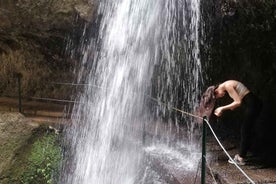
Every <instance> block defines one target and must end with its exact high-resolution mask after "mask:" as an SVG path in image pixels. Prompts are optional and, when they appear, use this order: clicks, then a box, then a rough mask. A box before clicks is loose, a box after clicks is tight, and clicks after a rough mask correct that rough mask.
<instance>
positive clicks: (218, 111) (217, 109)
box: [214, 107, 223, 117]
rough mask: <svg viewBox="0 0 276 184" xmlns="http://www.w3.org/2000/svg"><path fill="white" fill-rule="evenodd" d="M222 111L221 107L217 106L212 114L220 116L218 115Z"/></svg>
mask: <svg viewBox="0 0 276 184" xmlns="http://www.w3.org/2000/svg"><path fill="white" fill-rule="evenodd" d="M222 111H223V109H222V107H218V108H216V110H215V112H214V114H215V115H216V116H217V117H220V116H221V115H222Z"/></svg>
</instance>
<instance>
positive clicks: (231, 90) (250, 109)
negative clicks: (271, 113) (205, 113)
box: [214, 80, 261, 165]
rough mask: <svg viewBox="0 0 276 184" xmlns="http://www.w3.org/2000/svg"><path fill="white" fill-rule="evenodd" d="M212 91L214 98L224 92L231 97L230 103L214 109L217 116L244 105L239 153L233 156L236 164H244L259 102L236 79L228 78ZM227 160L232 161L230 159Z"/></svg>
mask: <svg viewBox="0 0 276 184" xmlns="http://www.w3.org/2000/svg"><path fill="white" fill-rule="evenodd" d="M214 92H215V98H216V99H218V98H222V97H223V96H224V95H225V93H226V92H227V93H228V94H229V96H230V97H231V98H232V99H233V102H232V103H230V104H228V105H225V106H221V107H218V108H216V109H215V111H214V114H215V115H216V116H217V117H220V116H221V115H222V114H223V112H224V111H226V110H234V109H236V108H237V107H239V106H241V105H244V106H245V107H246V112H245V117H244V122H243V123H242V126H241V143H240V150H239V154H236V155H235V157H234V161H235V162H236V163H237V164H239V165H245V162H244V158H245V157H246V154H247V151H248V148H249V146H250V138H251V137H250V136H251V132H252V129H253V126H254V124H255V121H256V118H257V117H258V115H259V112H260V109H261V102H260V100H259V99H258V98H257V97H256V96H255V95H254V94H253V93H252V92H250V91H249V90H248V88H247V87H246V86H245V85H244V84H242V83H241V82H239V81H236V80H228V81H225V82H223V83H221V84H219V85H218V86H217V87H216V88H215V91H214ZM229 162H230V163H232V162H231V160H229Z"/></svg>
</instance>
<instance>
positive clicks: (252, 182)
mask: <svg viewBox="0 0 276 184" xmlns="http://www.w3.org/2000/svg"><path fill="white" fill-rule="evenodd" d="M204 121H205V123H206V124H207V125H208V127H209V129H210V130H211V132H212V134H213V135H214V137H215V139H216V141H217V142H218V144H219V146H220V147H221V148H222V150H223V151H224V153H225V154H226V155H227V157H228V158H229V159H230V160H231V161H232V163H233V164H234V165H235V166H236V167H237V168H238V169H239V171H240V172H241V173H242V174H243V175H244V176H245V177H246V178H247V179H248V180H249V181H250V183H251V184H255V182H254V181H253V180H252V179H251V178H250V177H249V176H248V175H247V174H246V173H245V172H244V171H243V170H242V169H241V167H240V166H239V165H238V164H237V163H236V162H235V161H234V159H233V158H232V157H231V156H230V155H229V153H228V152H227V151H226V149H225V148H224V147H223V145H222V144H221V142H220V140H219V139H218V137H217V135H216V134H215V132H214V130H213V128H212V127H211V125H210V123H209V121H208V120H207V119H204Z"/></svg>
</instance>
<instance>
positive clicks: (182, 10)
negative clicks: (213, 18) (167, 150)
mask: <svg viewBox="0 0 276 184" xmlns="http://www.w3.org/2000/svg"><path fill="white" fill-rule="evenodd" d="M186 11H187V12H186ZM98 14H99V15H101V16H102V19H101V26H100V30H99V36H98V38H97V41H96V42H95V41H93V42H91V44H92V43H93V44H94V43H96V44H97V47H98V48H99V51H98V52H97V53H96V54H95V55H94V57H93V60H92V61H90V60H88V59H87V58H90V57H84V60H85V61H83V63H86V62H92V63H93V64H92V70H91V72H90V74H89V76H88V77H87V79H88V80H87V82H88V83H89V84H90V85H89V86H87V88H86V89H85V92H84V93H83V94H82V95H81V97H80V100H79V101H80V104H79V105H75V106H74V109H73V114H74V115H73V116H72V119H73V122H72V125H71V126H70V127H69V128H68V129H67V131H66V138H67V141H68V142H69V143H70V145H71V146H70V149H69V151H68V152H69V153H68V155H69V158H68V160H67V162H66V164H64V171H63V173H62V177H61V179H60V182H61V183H66V184H132V183H143V182H142V181H143V180H141V178H140V177H141V170H143V169H144V168H145V166H144V165H143V162H142V161H143V160H144V157H145V155H146V154H144V150H145V149H144V145H143V144H142V142H143V141H142V140H143V133H144V132H145V130H143V127H144V125H145V124H148V123H151V122H150V119H151V118H150V117H151V116H152V114H151V113H150V111H149V107H148V106H147V104H148V103H147V102H148V100H149V99H148V98H147V95H146V94H148V95H156V96H157V97H158V98H159V99H161V100H164V101H165V102H166V103H169V104H172V105H178V101H179V100H180V99H179V98H180V97H179V94H177V95H176V93H177V91H176V90H175V89H178V88H179V87H181V88H182V87H184V88H185V89H183V91H185V93H183V94H185V100H186V101H185V102H183V104H190V105H194V103H195V99H194V98H195V95H191V94H190V93H191V92H193V93H197V92H198V87H197V86H198V83H199V80H200V79H199V78H200V74H201V67H200V61H199V48H198V25H199V23H198V21H199V2H198V1H196V0H190V1H189V0H187V1H184V0H177V1H175V0H167V1H164V0H117V1H110V0H102V1H101V3H100V6H99V12H98ZM181 49H182V50H181ZM88 52H89V51H88V50H87V51H84V53H85V55H89V53H88ZM180 65H182V66H183V67H182V68H178V66H180ZM156 68H159V69H158V70H156ZM181 69H184V71H182V70H181ZM158 71H160V73H158ZM181 73H185V76H186V75H187V76H188V78H187V81H186V82H183V81H181V77H183V75H180V74H181ZM153 76H155V77H153ZM156 78H157V79H158V80H156ZM152 82H154V83H152ZM174 85H179V86H174ZM189 85H191V86H189ZM93 86H100V88H95V87H93ZM154 86H155V87H154ZM187 86H188V87H187ZM186 87H187V88H186ZM153 88H155V89H156V90H157V92H155V93H151V91H152V89H153ZM192 90H194V91H192ZM181 106H182V105H181ZM183 107H184V105H183ZM190 109H192V108H189V109H188V110H190ZM160 110H161V111H160ZM157 111H159V112H164V111H165V110H164V109H159V110H157ZM161 114H162V113H161ZM169 116H170V119H172V120H173V121H175V119H176V118H171V114H170V115H169ZM170 122H171V120H170ZM173 123H174V122H173ZM190 125H191V124H190ZM190 125H189V126H190ZM152 144H154V142H152ZM153 180H154V179H153ZM144 182H145V181H144Z"/></svg>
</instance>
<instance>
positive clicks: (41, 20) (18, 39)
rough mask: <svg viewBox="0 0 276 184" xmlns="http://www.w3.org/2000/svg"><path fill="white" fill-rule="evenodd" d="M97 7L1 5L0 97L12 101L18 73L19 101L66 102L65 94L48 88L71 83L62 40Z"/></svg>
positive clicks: (11, 1)
mask: <svg viewBox="0 0 276 184" xmlns="http://www.w3.org/2000/svg"><path fill="white" fill-rule="evenodd" d="M96 7H97V3H96V1H89V0H66V1H64V0H57V1H45V0H37V1H31V0H8V1H7V0H0V61H1V67H0V81H1V84H0V94H1V95H8V96H16V95H17V93H16V90H15V88H16V86H17V85H16V78H15V77H16V76H17V75H15V74H17V73H20V74H21V75H22V93H23V96H44V97H45V96H47V93H48V94H49V93H52V95H51V97H57V98H63V97H64V98H66V95H68V94H66V91H67V89H64V88H61V87H59V89H57V88H56V86H55V87H53V86H51V85H49V83H51V82H57V81H58V82H60V81H62V82H64V81H71V80H72V72H73V70H74V64H75V62H74V61H72V59H70V58H69V57H68V56H66V54H64V53H65V48H66V40H67V39H70V35H72V34H73V33H74V37H77V36H78V35H81V34H82V31H83V26H84V25H85V24H86V23H87V22H93V21H94V18H95V16H94V15H95V12H96ZM55 90H56V92H54V91H55Z"/></svg>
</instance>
